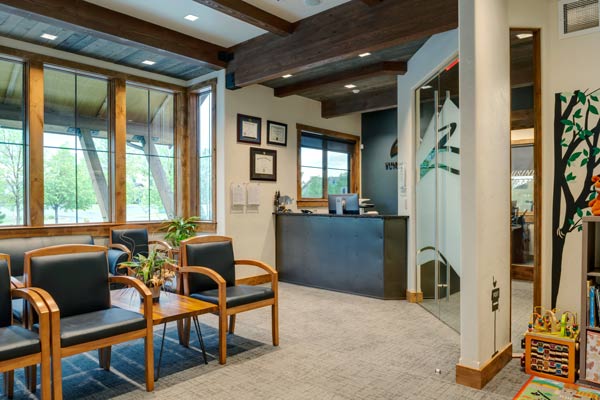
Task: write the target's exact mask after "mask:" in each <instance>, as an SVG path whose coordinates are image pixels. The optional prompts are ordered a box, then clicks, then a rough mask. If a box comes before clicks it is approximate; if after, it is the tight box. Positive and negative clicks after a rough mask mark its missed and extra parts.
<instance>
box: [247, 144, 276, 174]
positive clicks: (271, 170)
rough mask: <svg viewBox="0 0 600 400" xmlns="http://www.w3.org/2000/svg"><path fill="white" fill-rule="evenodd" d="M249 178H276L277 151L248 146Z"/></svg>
mask: <svg viewBox="0 0 600 400" xmlns="http://www.w3.org/2000/svg"><path fill="white" fill-rule="evenodd" d="M250 179H251V180H257V181H276V180H277V151H276V150H269V149H261V148H257V147H250Z"/></svg>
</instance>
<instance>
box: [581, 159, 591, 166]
mask: <svg viewBox="0 0 600 400" xmlns="http://www.w3.org/2000/svg"><path fill="white" fill-rule="evenodd" d="M588 160H589V159H588V158H584V159H582V160H581V164H580V165H579V166H580V167H583V166H584V165H586V164H587V163H588Z"/></svg>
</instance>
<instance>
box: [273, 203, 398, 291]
mask: <svg viewBox="0 0 600 400" xmlns="http://www.w3.org/2000/svg"><path fill="white" fill-rule="evenodd" d="M275 218H276V241H277V242H276V257H277V260H276V262H277V270H278V271H279V280H280V281H282V282H290V283H295V284H299V285H306V286H312V287H318V288H323V289H331V290H337V291H340V292H346V293H353V294H359V295H364V296H370V297H376V298H380V299H404V298H406V251H407V250H406V249H407V245H406V238H407V237H406V229H407V217H399V216H381V215H329V214H289V213H285V214H275Z"/></svg>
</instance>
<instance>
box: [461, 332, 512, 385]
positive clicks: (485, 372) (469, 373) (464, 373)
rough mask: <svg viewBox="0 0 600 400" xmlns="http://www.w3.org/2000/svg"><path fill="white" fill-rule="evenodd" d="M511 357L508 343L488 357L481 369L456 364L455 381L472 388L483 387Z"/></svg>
mask: <svg viewBox="0 0 600 400" xmlns="http://www.w3.org/2000/svg"><path fill="white" fill-rule="evenodd" d="M511 359H512V343H509V344H507V345H506V346H505V347H504V348H503V349H502V350H500V351H499V352H498V354H496V355H495V356H494V357H492V358H491V359H489V360H488V361H487V362H486V363H485V364H484V365H483V367H481V369H475V368H470V367H465V366H464V365H460V364H456V383H458V384H459V385H464V386H469V387H472V388H474V389H483V387H484V386H485V385H487V384H488V382H489V381H491V380H492V378H493V377H494V376H496V374H497V373H498V372H500V370H501V369H502V368H504V366H505V365H506V364H508V363H509V362H510V360H511Z"/></svg>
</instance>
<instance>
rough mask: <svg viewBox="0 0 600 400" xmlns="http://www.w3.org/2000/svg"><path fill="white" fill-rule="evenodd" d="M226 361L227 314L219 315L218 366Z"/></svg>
mask: <svg viewBox="0 0 600 400" xmlns="http://www.w3.org/2000/svg"><path fill="white" fill-rule="evenodd" d="M226 359H227V313H226V312H220V313H219V364H225V362H226Z"/></svg>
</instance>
